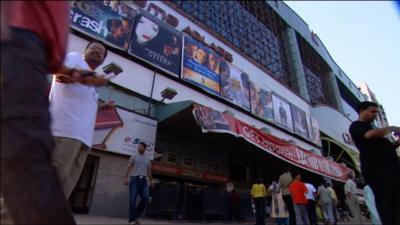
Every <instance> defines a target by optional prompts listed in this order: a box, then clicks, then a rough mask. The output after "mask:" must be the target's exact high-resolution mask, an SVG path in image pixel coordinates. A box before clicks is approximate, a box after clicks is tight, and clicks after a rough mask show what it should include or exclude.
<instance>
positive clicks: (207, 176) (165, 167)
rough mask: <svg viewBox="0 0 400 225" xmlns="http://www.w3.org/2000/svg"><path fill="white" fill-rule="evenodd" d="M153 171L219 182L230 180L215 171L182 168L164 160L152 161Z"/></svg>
mask: <svg viewBox="0 0 400 225" xmlns="http://www.w3.org/2000/svg"><path fill="white" fill-rule="evenodd" d="M152 171H154V172H158V173H161V174H168V175H174V176H184V177H192V178H198V179H202V180H208V181H212V182H217V183H226V182H228V177H226V176H222V175H219V174H215V173H210V172H208V171H199V170H194V169H188V168H182V167H178V166H175V165H169V164H166V163H162V162H157V161H154V162H153V163H152Z"/></svg>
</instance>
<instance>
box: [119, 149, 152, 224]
mask: <svg viewBox="0 0 400 225" xmlns="http://www.w3.org/2000/svg"><path fill="white" fill-rule="evenodd" d="M146 148H147V145H146V143H144V142H140V143H139V144H138V148H137V149H138V153H139V154H136V153H134V154H132V156H131V157H130V159H129V163H128V167H127V170H126V173H125V180H124V184H125V185H128V183H129V224H136V225H139V224H140V222H139V220H138V218H139V217H140V215H141V214H142V213H143V211H144V209H145V208H146V206H147V203H148V201H149V184H151V181H152V179H153V177H152V174H151V160H150V158H149V157H147V156H146V155H145V151H146ZM129 175H130V178H129ZM137 196H139V197H140V203H139V205H138V207H136V198H137Z"/></svg>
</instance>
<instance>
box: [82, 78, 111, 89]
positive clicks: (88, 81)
mask: <svg viewBox="0 0 400 225" xmlns="http://www.w3.org/2000/svg"><path fill="white" fill-rule="evenodd" d="M79 82H80V83H82V84H83V85H90V86H95V87H101V86H106V85H107V84H108V82H109V79H106V78H105V75H100V76H94V77H82V78H80V79H79Z"/></svg>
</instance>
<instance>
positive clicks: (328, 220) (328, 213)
mask: <svg viewBox="0 0 400 225" xmlns="http://www.w3.org/2000/svg"><path fill="white" fill-rule="evenodd" d="M318 196H319V202H320V206H321V211H322V215H323V217H324V223H325V224H334V223H335V219H334V218H333V217H334V216H333V210H332V207H333V204H332V195H331V191H330V190H329V188H328V182H327V181H325V180H324V181H323V183H322V185H321V186H319V188H318Z"/></svg>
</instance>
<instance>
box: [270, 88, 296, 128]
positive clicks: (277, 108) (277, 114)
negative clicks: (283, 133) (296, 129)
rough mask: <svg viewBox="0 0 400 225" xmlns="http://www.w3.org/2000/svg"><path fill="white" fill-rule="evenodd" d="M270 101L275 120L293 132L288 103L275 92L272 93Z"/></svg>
mask: <svg viewBox="0 0 400 225" xmlns="http://www.w3.org/2000/svg"><path fill="white" fill-rule="evenodd" d="M272 103H273V106H274V118H275V122H276V123H277V124H278V125H280V126H281V127H283V128H286V129H288V130H290V131H292V132H293V122H292V114H291V113H290V105H289V103H288V102H287V101H286V100H284V99H283V98H281V97H279V96H277V95H275V94H274V95H272Z"/></svg>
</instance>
